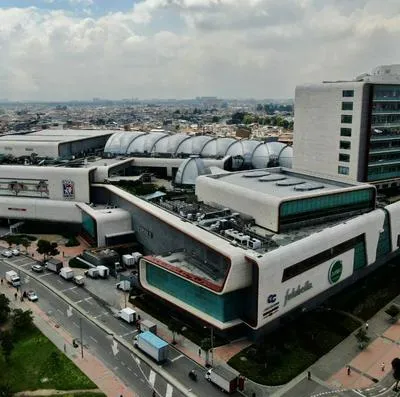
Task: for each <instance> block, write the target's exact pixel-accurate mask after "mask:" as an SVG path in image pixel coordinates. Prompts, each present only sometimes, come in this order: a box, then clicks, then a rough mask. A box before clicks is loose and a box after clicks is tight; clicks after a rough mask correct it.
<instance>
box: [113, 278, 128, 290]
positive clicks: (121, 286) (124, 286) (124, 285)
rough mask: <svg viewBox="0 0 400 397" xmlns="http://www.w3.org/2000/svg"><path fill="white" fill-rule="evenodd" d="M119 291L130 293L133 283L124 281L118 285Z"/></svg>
mask: <svg viewBox="0 0 400 397" xmlns="http://www.w3.org/2000/svg"><path fill="white" fill-rule="evenodd" d="M116 287H117V289H120V290H122V291H125V292H126V291H129V290H130V289H131V282H130V281H129V280H122V281H120V282H119V283H117V284H116Z"/></svg>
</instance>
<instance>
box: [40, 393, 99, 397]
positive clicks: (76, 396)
mask: <svg viewBox="0 0 400 397" xmlns="http://www.w3.org/2000/svg"><path fill="white" fill-rule="evenodd" d="M61 396H63V397H107V396H106V395H105V394H103V393H72V394H70V393H68V394H61ZM36 397H60V394H53V395H50V396H49V395H46V396H36Z"/></svg>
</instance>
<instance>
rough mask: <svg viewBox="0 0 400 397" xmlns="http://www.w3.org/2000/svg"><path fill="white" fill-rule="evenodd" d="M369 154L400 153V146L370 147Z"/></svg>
mask: <svg viewBox="0 0 400 397" xmlns="http://www.w3.org/2000/svg"><path fill="white" fill-rule="evenodd" d="M369 153H370V154H386V153H400V147H388V148H370V149H369Z"/></svg>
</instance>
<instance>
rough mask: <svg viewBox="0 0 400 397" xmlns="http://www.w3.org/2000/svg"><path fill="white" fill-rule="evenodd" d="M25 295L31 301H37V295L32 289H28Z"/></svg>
mask: <svg viewBox="0 0 400 397" xmlns="http://www.w3.org/2000/svg"><path fill="white" fill-rule="evenodd" d="M26 296H27V298H28V299H29V300H30V301H31V302H35V301H37V300H38V299H39V298H38V296H37V295H36V292H35V291H32V290H31V291H28V292H27V293H26Z"/></svg>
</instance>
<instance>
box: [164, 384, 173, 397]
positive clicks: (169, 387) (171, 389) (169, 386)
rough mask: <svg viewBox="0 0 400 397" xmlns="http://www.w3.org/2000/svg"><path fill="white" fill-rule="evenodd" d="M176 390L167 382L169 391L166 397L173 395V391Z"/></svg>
mask: <svg viewBox="0 0 400 397" xmlns="http://www.w3.org/2000/svg"><path fill="white" fill-rule="evenodd" d="M173 391H174V388H173V387H172V386H171V385H170V384H169V383H167V391H166V393H165V397H172V392H173Z"/></svg>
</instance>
